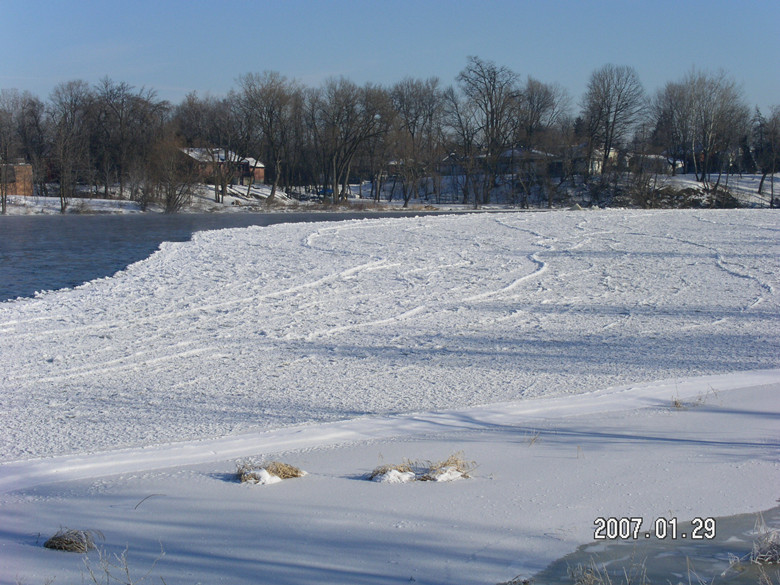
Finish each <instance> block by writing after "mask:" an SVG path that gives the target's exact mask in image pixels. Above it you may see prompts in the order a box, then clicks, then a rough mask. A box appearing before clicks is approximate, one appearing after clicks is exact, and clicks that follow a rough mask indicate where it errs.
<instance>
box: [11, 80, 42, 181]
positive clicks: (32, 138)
mask: <svg viewBox="0 0 780 585" xmlns="http://www.w3.org/2000/svg"><path fill="white" fill-rule="evenodd" d="M16 128H17V133H18V137H19V149H20V153H21V155H22V156H23V157H24V159H25V160H26V161H27V162H28V163H30V165H31V166H32V173H33V186H34V189H35V190H36V191H37V192H38V193H40V194H42V195H46V193H47V189H46V173H47V170H46V164H47V163H46V161H47V158H48V156H49V149H50V142H49V137H48V136H47V128H46V106H45V104H44V103H43V102H42V101H41V100H40V99H39V98H37V97H36V96H34V95H32V94H31V93H29V92H23V93H22V96H21V107H20V109H19V111H18V117H17V120H16Z"/></svg>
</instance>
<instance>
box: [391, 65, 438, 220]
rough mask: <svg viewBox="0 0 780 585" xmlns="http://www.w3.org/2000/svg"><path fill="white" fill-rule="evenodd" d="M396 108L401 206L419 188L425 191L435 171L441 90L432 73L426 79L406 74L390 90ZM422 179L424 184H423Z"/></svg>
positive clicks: (418, 190) (397, 159) (405, 204)
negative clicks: (431, 75)
mask: <svg viewBox="0 0 780 585" xmlns="http://www.w3.org/2000/svg"><path fill="white" fill-rule="evenodd" d="M390 96H391V99H392V101H393V107H394V110H395V112H396V118H395V119H396V124H395V129H396V133H395V141H394V142H395V146H396V154H397V157H396V161H395V162H396V163H397V164H396V166H397V168H398V171H399V174H400V175H401V176H402V177H403V198H404V207H406V206H407V205H408V204H409V200H410V199H411V198H412V197H415V196H419V194H420V190H421V188H423V187H424V188H425V189H426V191H427V182H428V178H429V177H430V176H431V175H432V174H433V172H434V171H435V169H434V166H435V165H434V164H433V163H434V160H435V158H436V154H438V153H440V152H441V150H440V148H439V146H440V144H441V140H440V136H441V133H440V120H441V112H442V103H443V97H442V91H441V90H440V89H439V80H438V79H437V78H435V77H432V78H429V79H427V80H418V79H412V78H409V77H408V78H406V79H404V80H402V81H400V82H398V83H396V84H395V85H394V86H393V87H392V89H391V90H390ZM423 183H425V185H423Z"/></svg>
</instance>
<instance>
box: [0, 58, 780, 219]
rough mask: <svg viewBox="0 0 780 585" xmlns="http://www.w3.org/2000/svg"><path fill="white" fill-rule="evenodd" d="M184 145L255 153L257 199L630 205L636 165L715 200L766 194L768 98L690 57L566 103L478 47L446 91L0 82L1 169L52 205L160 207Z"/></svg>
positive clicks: (172, 202)
mask: <svg viewBox="0 0 780 585" xmlns="http://www.w3.org/2000/svg"><path fill="white" fill-rule="evenodd" d="M183 148H201V149H205V150H204V151H205V152H211V153H217V152H218V153H221V155H222V156H227V157H230V156H235V157H237V158H240V159H246V158H250V157H251V158H252V159H259V160H260V161H262V162H263V163H264V165H265V173H266V174H265V176H266V182H268V183H269V184H270V185H271V195H270V197H269V199H270V200H273V199H274V197H275V193H276V192H277V191H278V190H279V189H284V190H286V191H288V192H300V191H302V189H303V188H304V187H306V188H315V189H317V190H318V192H319V193H321V194H323V195H324V196H325V197H327V198H328V199H330V200H331V201H333V202H336V203H338V202H340V201H342V200H343V199H344V198H346V193H347V185H348V184H349V183H351V182H354V181H370V185H371V187H370V196H371V197H373V198H374V199H379V198H380V197H381V196H382V193H387V189H388V183H390V182H391V183H392V188H391V189H390V192H391V194H392V195H391V196H396V195H397V196H398V197H399V198H403V201H404V203H405V204H406V203H408V202H409V201H410V200H412V199H414V198H419V197H424V198H433V199H435V200H437V201H438V200H440V199H441V198H442V197H444V196H445V192H446V193H449V196H452V193H453V191H454V192H455V193H457V197H458V200H460V201H462V202H463V203H470V204H473V205H474V206H479V205H482V204H485V203H489V202H491V201H492V200H493V199H494V198H499V197H500V198H501V199H502V200H503V201H507V202H510V203H515V204H517V205H520V206H528V205H529V202H530V201H532V200H534V201H537V202H539V204H546V205H549V206H552V205H553V204H554V202H555V200H556V197H559V196H560V193H561V187H562V186H563V185H568V187H571V185H575V186H576V185H579V187H580V188H584V189H587V190H588V193H590V194H591V195H590V196H591V199H590V201H591V202H595V203H599V202H600V201H601V200H602V199H604V198H607V199H608V198H610V197H612V196H613V195H614V193H615V192H616V191H617V190H620V189H623V190H629V191H630V190H632V189H633V190H636V191H637V192H638V193H639V194H638V195H637V197H636V200H637V201H641V202H643V204H644V203H647V201H649V199H648V192H649V191H651V190H652V188H651V186H650V183H649V177H652V176H653V174H654V173H655V172H658V171H664V170H665V171H667V172H672V173H674V172H686V173H692V174H695V175H696V178H697V180H699V181H700V182H701V183H702V186H703V189H704V190H705V192H707V193H712V194H713V195H712V198H711V200H710V201H711V203H712V204H716V203H717V202H718V200H717V197H718V193H720V192H722V183H721V180H722V177H723V176H724V175H727V174H728V173H734V172H740V173H741V172H750V173H756V172H758V173H760V174H761V175H762V180H761V186H760V190H763V189H764V179H765V178H766V177H767V176H770V175H773V174H774V173H775V172H776V170H777V162H778V150H780V107H778V106H775V107H773V108H772V109H771V111H769V112H766V113H764V112H760V111H759V110H758V109H757V108H754V109H751V108H750V107H749V106H748V105H747V104H746V102H745V100H744V97H743V95H742V93H741V91H740V88H739V87H738V86H737V84H736V83H735V82H734V81H733V79H732V78H731V77H729V76H728V75H727V74H725V73H714V74H713V73H708V72H702V71H697V70H692V71H691V72H689V73H688V74H686V75H685V76H684V77H683V78H682V79H680V80H677V81H673V82H669V83H667V84H666V85H665V86H664V87H663V88H661V89H660V90H659V91H658V92H656V94H655V95H648V94H647V92H646V91H645V89H644V87H643V85H642V83H641V81H640V78H639V75H638V74H637V72H636V71H635V70H634V69H633V68H632V67H628V66H616V65H611V64H609V65H605V66H603V67H601V68H599V69H597V70H596V71H594V72H593V73H592V75H591V76H590V79H589V82H588V85H587V87H586V90H585V92H584V94H583V96H582V97H581V99H580V101H579V103H577V104H575V103H574V102H573V100H572V98H571V96H570V95H569V94H568V93H567V92H566V91H565V90H564V89H563V88H562V87H561V86H560V85H558V84H555V83H545V82H542V81H539V80H537V79H535V78H533V77H527V78H523V77H522V76H521V75H519V74H518V73H516V72H514V71H512V70H511V69H509V68H507V67H504V66H500V65H497V64H495V63H493V62H491V61H487V60H483V59H480V58H479V57H469V58H468V60H467V63H466V66H465V67H464V69H463V70H462V71H461V72H460V74H459V75H458V76H457V78H456V79H455V83H454V84H452V85H450V86H446V87H445V86H444V85H442V83H441V82H440V80H439V79H438V78H435V77H432V78H428V79H415V78H405V79H403V80H401V81H399V82H397V83H395V84H392V85H390V86H380V85H376V84H373V83H367V84H365V85H362V86H360V85H357V84H356V83H354V82H352V81H351V80H349V79H347V78H344V77H341V78H333V79H329V80H327V81H325V82H324V83H323V84H321V85H320V86H318V87H307V86H305V85H303V84H301V83H300V82H298V81H296V80H294V79H289V78H287V77H285V76H283V75H281V74H280V73H277V72H264V73H247V74H245V75H242V76H241V77H239V78H238V79H237V80H236V84H235V87H233V88H231V89H230V90H229V91H228V93H227V94H226V95H225V96H224V97H214V96H209V95H206V96H200V95H198V94H197V93H195V92H192V93H190V94H188V95H187V96H186V97H185V98H184V99H183V100H182V101H181V103H179V104H171V103H170V102H168V101H165V100H162V99H159V98H158V96H157V94H156V92H155V91H154V90H151V89H147V88H141V89H137V88H135V87H133V86H131V85H129V84H127V83H124V82H117V81H114V80H112V79H110V78H104V79H102V80H101V81H100V82H99V83H97V84H96V85H90V84H88V83H86V82H85V81H81V80H77V81H68V82H65V83H60V84H59V85H57V86H56V87H55V88H54V90H53V91H52V92H51V94H50V95H49V96H48V98H47V99H46V100H42V99H40V98H39V97H37V96H35V95H33V94H31V93H30V92H28V91H19V90H12V89H3V90H0V164H1V165H2V166H0V168H2V169H6V168H7V167H8V165H9V164H11V163H13V162H15V161H24V162H26V163H29V164H30V165H31V166H32V169H33V177H34V182H35V189H36V192H37V193H39V194H42V195H47V194H57V195H59V197H60V202H61V209H62V211H65V209H66V207H67V205H68V202H69V201H70V200H71V198H73V197H74V196H76V195H77V192H78V191H77V190H78V188H79V187H82V188H83V187H84V186H89V188H90V190H91V192H92V193H94V194H95V195H102V196H104V197H107V198H110V197H112V196H117V197H119V198H125V199H133V200H136V201H138V202H139V203H140V204H141V205H142V206H146V205H148V204H150V203H152V202H160V203H162V204H163V205H164V206H165V209H166V210H168V211H175V210H176V209H178V208H179V207H180V206H181V205H182V203H183V202H184V201H186V199H187V197H188V196H189V194H190V193H191V189H192V185H193V184H194V181H195V175H194V170H195V169H194V166H193V162H192V161H191V160H190V161H187V160H186V157H183V156H182V149H183ZM216 149H219V150H216ZM659 161H660V162H659ZM228 162H230V161H228ZM659 165H660V166H661V167H664V166H665V167H666V169H659V168H658V167H659ZM212 168H213V169H214V176H212V177H211V180H212V181H213V182H214V184H215V199H216V200H217V201H221V200H223V198H224V195H225V194H226V192H227V188H228V185H229V184H230V182H231V181H232V180H233V179H234V177H232V176H231V174H230V171H229V169H230V168H231V166H230V165H229V164H228V165H222V166H220V165H213V167H212ZM7 174H8V173H5V172H4V173H3V175H2V176H1V177H0V184H2V190H1V191H0V194H1V195H2V210H3V212H5V206H6V194H7V177H6V176H7ZM628 177H630V179H627V178H628ZM575 179H576V180H575ZM445 180H446V181H448V185H447V187H448V188H447V189H445V187H444V185H443V183H444V181H445ZM50 191H56V193H50ZM774 203H775V200H774V195H773V196H772V200H771V204H772V205H773V206H774Z"/></svg>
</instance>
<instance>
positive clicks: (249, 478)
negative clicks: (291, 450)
mask: <svg viewBox="0 0 780 585" xmlns="http://www.w3.org/2000/svg"><path fill="white" fill-rule="evenodd" d="M304 475H306V472H305V471H303V470H302V469H298V468H297V467H294V466H292V465H289V464H287V463H282V462H281V461H271V462H269V463H259V464H258V463H255V462H253V461H244V462H242V463H239V464H238V466H237V469H236V476H237V478H238V481H240V482H241V483H261V484H265V483H275V482H276V481H280V480H283V479H291V478H294V477H303V476H304Z"/></svg>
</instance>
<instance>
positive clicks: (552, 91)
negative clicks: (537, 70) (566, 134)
mask: <svg viewBox="0 0 780 585" xmlns="http://www.w3.org/2000/svg"><path fill="white" fill-rule="evenodd" d="M570 105H571V98H570V97H569V95H568V92H567V91H566V90H565V89H564V88H562V87H561V86H559V85H557V84H550V83H543V82H541V81H538V80H537V79H534V78H533V77H529V78H528V80H527V81H526V83H525V86H524V87H523V88H522V90H521V92H520V93H519V99H518V100H517V114H516V115H517V121H518V130H519V136H518V138H517V142H519V143H521V144H524V145H525V146H527V147H529V148H535V147H537V146H539V145H540V143H541V142H543V139H542V135H543V134H544V133H546V132H549V131H550V130H551V129H553V128H554V127H556V126H557V125H558V124H559V123H560V122H561V120H562V119H563V117H564V116H566V115H567V114H568V110H569V108H570Z"/></svg>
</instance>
